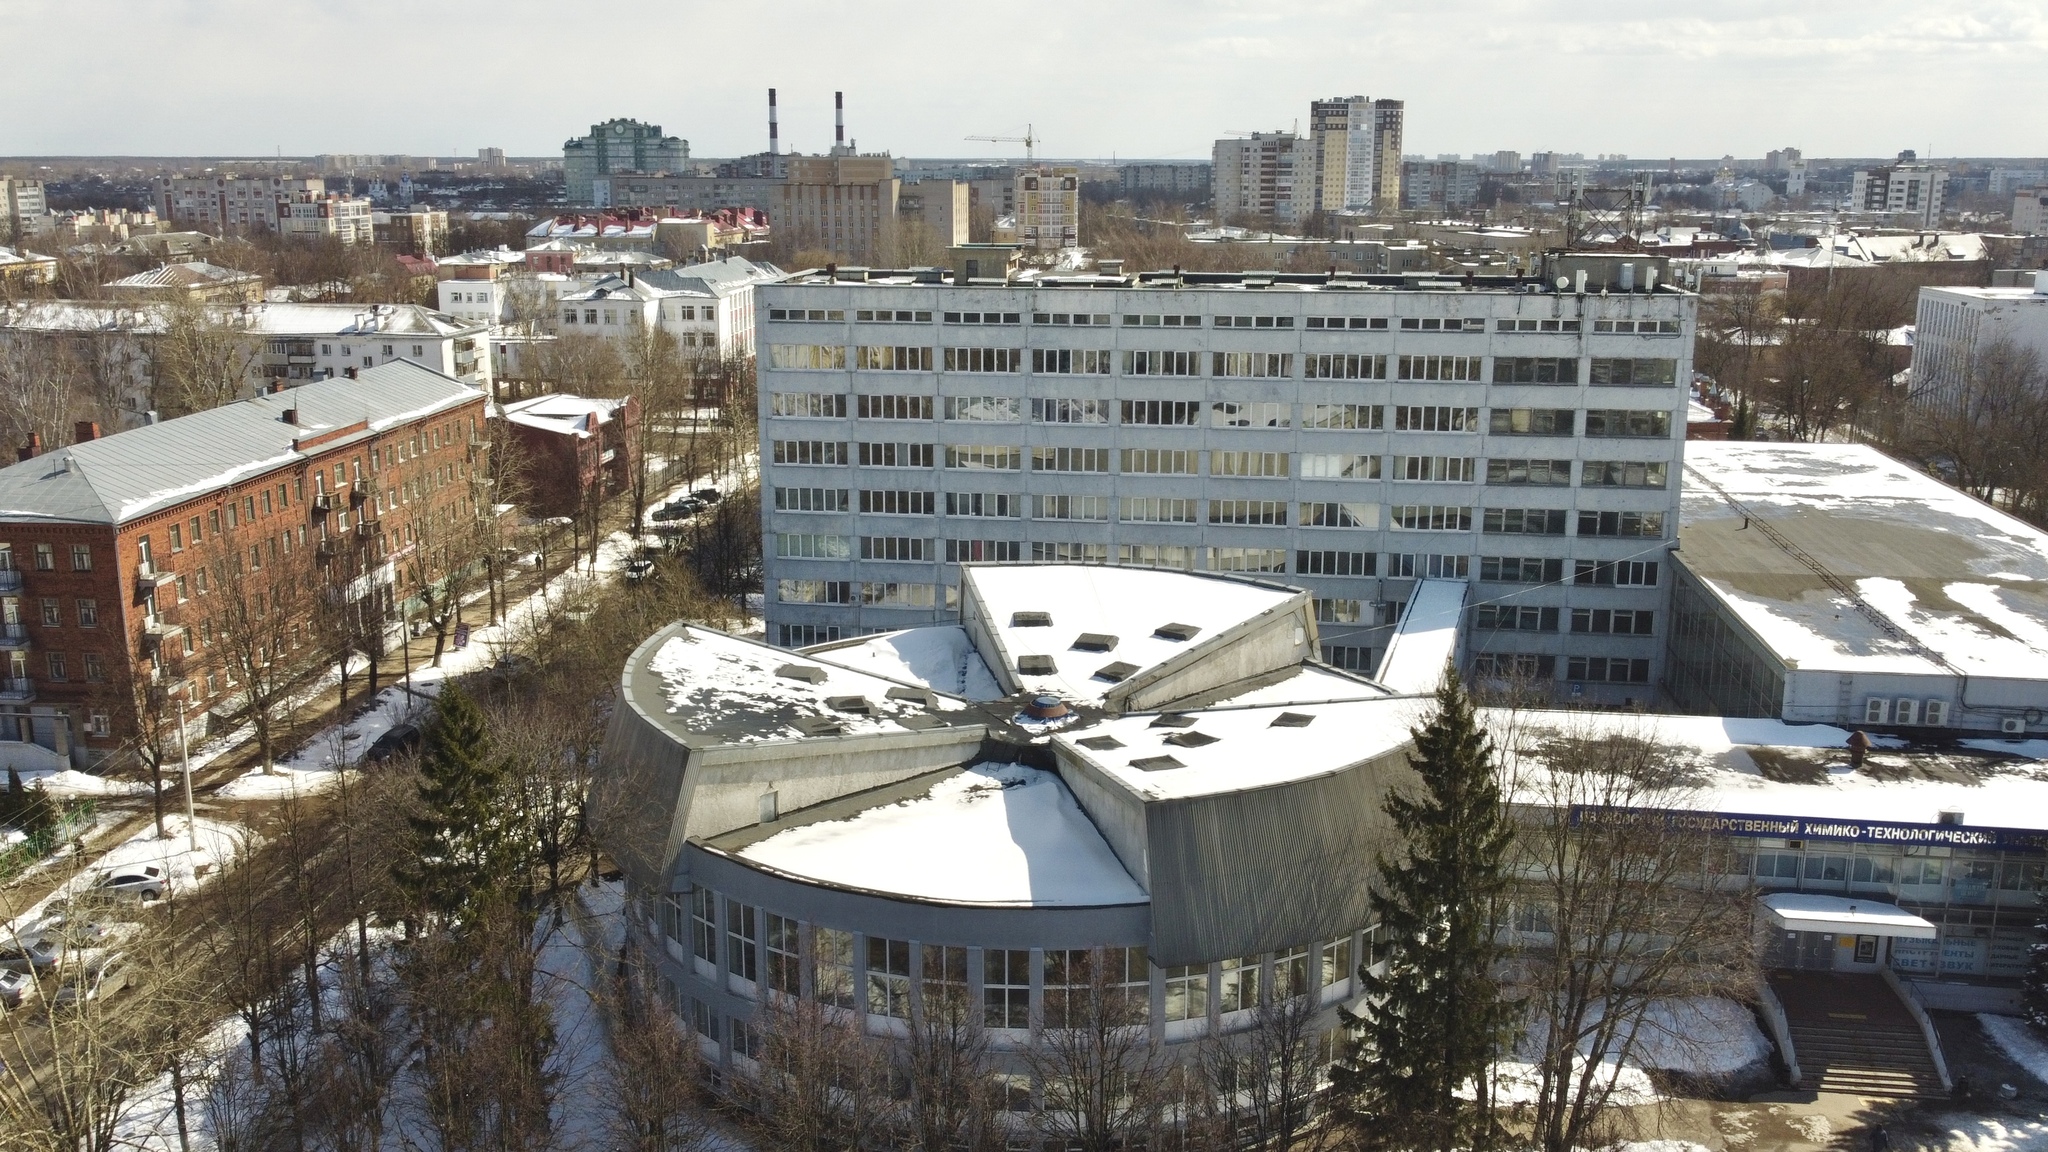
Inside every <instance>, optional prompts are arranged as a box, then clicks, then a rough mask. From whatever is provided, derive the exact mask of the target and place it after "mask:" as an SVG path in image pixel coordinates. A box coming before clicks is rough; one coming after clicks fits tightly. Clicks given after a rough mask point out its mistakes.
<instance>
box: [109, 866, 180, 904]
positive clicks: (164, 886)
mask: <svg viewBox="0 0 2048 1152" xmlns="http://www.w3.org/2000/svg"><path fill="white" fill-rule="evenodd" d="M96 887H98V888H99V890H100V891H102V892H109V893H120V894H122V895H127V896H136V897H140V898H141V899H143V900H161V899H163V898H164V896H165V895H167V894H168V893H169V892H170V890H171V878H170V875H169V874H168V873H166V872H165V871H164V870H163V868H162V867H161V866H160V865H156V864H130V865H125V866H122V867H118V868H115V869H114V870H113V871H111V872H108V873H107V874H106V875H104V876H102V877H100V882H99V884H98V885H96Z"/></svg>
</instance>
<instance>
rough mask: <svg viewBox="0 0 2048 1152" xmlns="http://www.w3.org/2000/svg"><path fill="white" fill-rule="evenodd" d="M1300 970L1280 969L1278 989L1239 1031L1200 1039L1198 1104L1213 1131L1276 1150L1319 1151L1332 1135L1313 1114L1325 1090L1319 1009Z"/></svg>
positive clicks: (1276, 976)
mask: <svg viewBox="0 0 2048 1152" xmlns="http://www.w3.org/2000/svg"><path fill="white" fill-rule="evenodd" d="M1301 963H1302V968H1303V970H1301V971H1286V972H1283V971H1281V970H1280V968H1279V965H1278V964H1277V963H1276V966H1275V972H1274V982H1275V984H1276V985H1278V986H1276V987H1275V988H1274V989H1273V992H1272V994H1271V995H1269V996H1267V997H1266V998H1265V999H1264V1000H1263V1001H1262V1002H1261V1003H1260V1004H1259V1007H1258V1009H1257V1010H1256V1011H1255V1012H1253V1013H1252V1021H1251V1025H1250V1026H1249V1027H1247V1028H1245V1029H1243V1030H1241V1031H1238V1032H1233V1033H1229V1034H1224V1035H1214V1036H1210V1037H1208V1038H1207V1039H1205V1040H1204V1041H1203V1043H1202V1046H1201V1051H1200V1054H1199V1056H1198V1057H1197V1067H1198V1068H1199V1070H1200V1073H1201V1083H1202V1086H1203V1089H1204V1091H1202V1092H1201V1093H1200V1094H1199V1097H1198V1101H1197V1107H1198V1108H1199V1109H1200V1110H1201V1112H1200V1114H1201V1115H1204V1116H1206V1118H1207V1119H1208V1120H1209V1123H1208V1125H1207V1128H1208V1129H1209V1130H1210V1131H1211V1132H1214V1133H1219V1134H1224V1133H1227V1134H1230V1135H1231V1137H1232V1138H1234V1139H1236V1140H1240V1141H1248V1142H1251V1143H1252V1144H1254V1145H1255V1146H1256V1147H1260V1148H1270V1149H1273V1150H1274V1152H1290V1150H1292V1149H1297V1148H1301V1149H1317V1148H1321V1147H1323V1145H1324V1142H1325V1140H1326V1139H1327V1137H1328V1136H1329V1135H1330V1129H1329V1127H1328V1126H1324V1127H1320V1128H1318V1127H1314V1126H1312V1124H1311V1121H1312V1119H1313V1118H1312V1116H1311V1114H1310V1111H1311V1108H1312V1107H1313V1105H1314V1103H1315V1100H1316V1095H1317V1093H1318V1091H1319V1090H1320V1089H1321V1087H1322V1080H1323V1069H1324V1066H1325V1064H1326V1061H1325V1060H1324V1059H1323V1056H1322V1053H1323V1030H1322V1028H1321V1027H1320V1023H1321V1019H1322V1012H1321V1005H1319V1004H1318V1003H1317V1002H1316V1000H1315V998H1314V996H1313V995H1311V994H1309V993H1308V992H1307V991H1306V985H1305V984H1304V983H1303V981H1305V980H1306V978H1307V973H1306V971H1305V968H1306V961H1305V960H1304V961H1302V962H1301Z"/></svg>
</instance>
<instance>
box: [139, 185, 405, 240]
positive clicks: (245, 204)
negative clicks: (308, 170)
mask: <svg viewBox="0 0 2048 1152" xmlns="http://www.w3.org/2000/svg"><path fill="white" fill-rule="evenodd" d="M156 199H157V203H156V210H157V215H158V217H159V218H161V219H163V220H167V221H169V222H171V223H172V224H174V225H179V226H183V227H188V228H197V229H200V230H203V231H209V232H215V233H225V232H229V231H238V232H281V233H284V234H286V235H300V236H333V237H335V238H336V239H338V240H340V241H341V242H342V243H344V244H369V243H371V242H372V241H373V239H374V236H373V233H372V228H371V221H370V202H369V201H368V200H366V199H362V198H360V197H355V196H346V195H343V194H341V193H339V192H329V191H328V190H327V181H325V180H323V179H321V178H320V177H318V176H305V177H294V176H253V177H251V176H174V177H169V178H159V179H158V180H157V182H156Z"/></svg>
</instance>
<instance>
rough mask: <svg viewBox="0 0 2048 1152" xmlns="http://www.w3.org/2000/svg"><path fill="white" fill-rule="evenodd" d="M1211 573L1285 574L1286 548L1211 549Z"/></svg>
mask: <svg viewBox="0 0 2048 1152" xmlns="http://www.w3.org/2000/svg"><path fill="white" fill-rule="evenodd" d="M1209 571H1211V572H1285V571H1287V550H1286V549H1285V548H1211V549H1209Z"/></svg>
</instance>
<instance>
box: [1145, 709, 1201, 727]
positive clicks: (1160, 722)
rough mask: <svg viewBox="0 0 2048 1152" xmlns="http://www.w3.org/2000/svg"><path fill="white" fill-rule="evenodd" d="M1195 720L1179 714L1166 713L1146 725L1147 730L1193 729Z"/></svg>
mask: <svg viewBox="0 0 2048 1152" xmlns="http://www.w3.org/2000/svg"><path fill="white" fill-rule="evenodd" d="M1194 726H1195V718H1194V717H1193V716H1187V715H1183V714H1181V713H1179V712H1168V713H1166V714H1165V715H1163V716H1160V717H1159V718H1158V719H1156V720H1154V721H1152V723H1151V724H1149V725H1147V727H1149V728H1193V727H1194Z"/></svg>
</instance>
